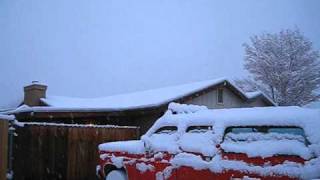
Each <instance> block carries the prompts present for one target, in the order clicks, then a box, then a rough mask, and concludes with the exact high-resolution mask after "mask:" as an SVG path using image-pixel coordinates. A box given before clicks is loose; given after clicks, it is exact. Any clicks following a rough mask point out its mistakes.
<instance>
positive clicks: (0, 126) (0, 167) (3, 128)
mask: <svg viewBox="0 0 320 180" xmlns="http://www.w3.org/2000/svg"><path fill="white" fill-rule="evenodd" d="M7 160H8V121H6V120H1V119H0V180H5V179H6V174H7Z"/></svg>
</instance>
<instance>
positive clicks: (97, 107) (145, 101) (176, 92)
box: [15, 78, 275, 113]
mask: <svg viewBox="0 0 320 180" xmlns="http://www.w3.org/2000/svg"><path fill="white" fill-rule="evenodd" d="M220 84H227V85H229V86H230V87H231V88H232V89H233V90H235V91H236V92H237V94H238V95H239V96H240V97H241V98H243V99H244V100H246V101H251V100H253V99H255V98H258V97H262V98H263V99H264V100H266V101H267V102H268V103H270V104H271V105H275V104H274V103H273V102H272V101H271V100H270V99H268V98H267V97H266V96H264V95H263V94H262V93H260V92H254V93H249V94H246V93H244V92H243V91H241V90H240V89H239V88H238V87H237V86H235V85H233V84H232V83H231V82H230V81H229V80H228V79H226V78H219V79H213V80H206V81H200V82H194V83H189V84H182V85H176V86H170V87H164V88H158V89H151V90H145V91H139V92H133V93H128V94H120V95H114V96H108V97H102V98H91V99H85V98H71V97H59V96H47V97H46V98H42V99H41V101H42V102H43V104H45V105H46V106H39V107H27V106H22V107H20V108H18V109H17V110H16V111H15V113H19V112H30V111H34V112H47V111H50V112H54V111H58V112H67V111H76V112H77V111H123V110H132V109H142V108H150V107H158V106H161V105H164V104H168V103H170V102H172V101H176V100H179V99H181V98H184V97H188V96H192V95H194V94H196V93H199V92H201V91H203V90H206V89H208V88H211V87H214V86H217V85H220Z"/></svg>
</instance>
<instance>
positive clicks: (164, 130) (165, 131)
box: [155, 126, 178, 134]
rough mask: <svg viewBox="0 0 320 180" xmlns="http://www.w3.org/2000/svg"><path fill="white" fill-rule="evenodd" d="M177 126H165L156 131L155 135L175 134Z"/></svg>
mask: <svg viewBox="0 0 320 180" xmlns="http://www.w3.org/2000/svg"><path fill="white" fill-rule="evenodd" d="M177 130H178V128H177V126H164V127H161V128H159V129H158V130H156V132H155V134H173V133H175V132H177Z"/></svg>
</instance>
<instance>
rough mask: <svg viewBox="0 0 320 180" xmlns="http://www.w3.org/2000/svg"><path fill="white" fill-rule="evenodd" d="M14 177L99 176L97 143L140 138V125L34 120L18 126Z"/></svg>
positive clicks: (69, 177)
mask: <svg viewBox="0 0 320 180" xmlns="http://www.w3.org/2000/svg"><path fill="white" fill-rule="evenodd" d="M17 134H18V136H17V137H15V140H14V163H13V170H14V178H15V179H17V180H19V179H32V180H34V179H72V180H73V179H77V180H78V179H96V165H97V164H98V158H99V156H98V150H97V146H98V144H100V143H103V142H110V141H119V140H130V139H137V138H139V129H138V128H137V127H112V126H70V125H62V126H61V125H56V124H45V125H44V124H37V123H33V124H32V123H31V124H27V125H25V126H24V127H21V128H17Z"/></svg>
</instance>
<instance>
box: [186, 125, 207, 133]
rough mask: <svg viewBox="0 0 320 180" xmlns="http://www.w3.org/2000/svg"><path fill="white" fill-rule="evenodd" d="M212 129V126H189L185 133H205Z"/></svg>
mask: <svg viewBox="0 0 320 180" xmlns="http://www.w3.org/2000/svg"><path fill="white" fill-rule="evenodd" d="M208 131H212V126H189V127H188V128H187V133H205V132H208Z"/></svg>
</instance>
